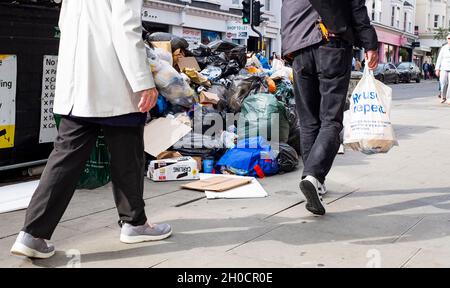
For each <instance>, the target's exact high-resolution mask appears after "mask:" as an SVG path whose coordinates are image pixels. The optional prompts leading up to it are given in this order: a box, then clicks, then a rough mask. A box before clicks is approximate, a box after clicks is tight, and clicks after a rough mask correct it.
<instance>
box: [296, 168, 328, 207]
mask: <svg viewBox="0 0 450 288" xmlns="http://www.w3.org/2000/svg"><path fill="white" fill-rule="evenodd" d="M319 185H320V182H319V180H317V179H316V178H315V177H313V176H307V177H306V178H305V179H304V180H302V182H300V190H301V191H302V193H303V195H305V198H306V209H307V210H308V211H309V212H311V213H313V214H315V215H325V213H326V210H325V205H324V204H323V199H322V196H321V195H320V194H319Z"/></svg>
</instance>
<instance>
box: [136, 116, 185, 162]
mask: <svg viewBox="0 0 450 288" xmlns="http://www.w3.org/2000/svg"><path fill="white" fill-rule="evenodd" d="M191 131H192V128H191V127H189V126H187V125H184V124H183V123H180V122H179V121H177V120H175V119H169V118H158V119H156V120H153V121H152V122H150V124H148V125H147V126H145V129H144V145H145V152H147V153H148V154H150V155H152V156H154V157H158V155H159V154H161V153H162V152H164V151H166V150H167V149H169V148H170V147H171V146H173V145H174V144H175V143H177V142H178V140H180V139H182V138H183V137H184V136H186V135H187V134H188V133H189V132H191Z"/></svg>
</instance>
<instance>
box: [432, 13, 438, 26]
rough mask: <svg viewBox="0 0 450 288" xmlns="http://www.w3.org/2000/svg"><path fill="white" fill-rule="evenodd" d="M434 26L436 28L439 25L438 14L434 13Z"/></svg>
mask: <svg viewBox="0 0 450 288" xmlns="http://www.w3.org/2000/svg"><path fill="white" fill-rule="evenodd" d="M433 27H434V28H438V27H439V15H434V25H433Z"/></svg>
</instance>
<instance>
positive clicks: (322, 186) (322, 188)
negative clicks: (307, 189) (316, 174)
mask: <svg viewBox="0 0 450 288" xmlns="http://www.w3.org/2000/svg"><path fill="white" fill-rule="evenodd" d="M327 193H328V190H327V186H325V183H323V184H321V183H320V182H319V195H320V196H324V195H325V194H327Z"/></svg>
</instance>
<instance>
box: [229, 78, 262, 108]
mask: <svg viewBox="0 0 450 288" xmlns="http://www.w3.org/2000/svg"><path fill="white" fill-rule="evenodd" d="M264 92H268V87H267V84H266V82H265V79H264V78H263V77H259V76H238V77H236V78H234V80H233V83H232V85H231V87H230V88H229V89H228V90H227V92H226V93H225V98H226V99H227V103H228V109H229V110H230V112H233V113H237V112H240V111H241V108H242V103H243V102H244V100H245V98H246V97H248V95H250V94H251V93H264Z"/></svg>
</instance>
